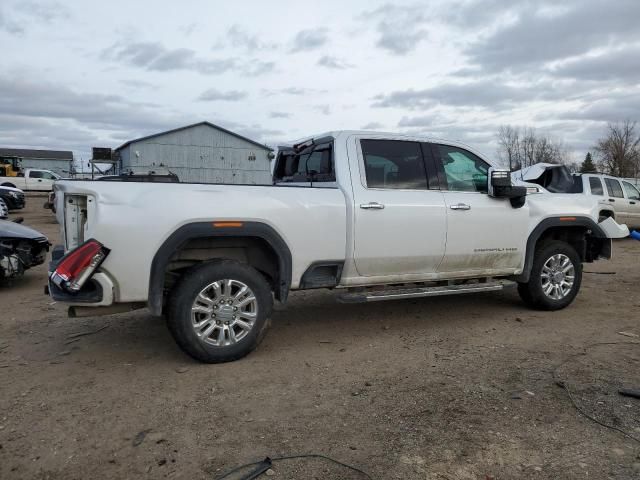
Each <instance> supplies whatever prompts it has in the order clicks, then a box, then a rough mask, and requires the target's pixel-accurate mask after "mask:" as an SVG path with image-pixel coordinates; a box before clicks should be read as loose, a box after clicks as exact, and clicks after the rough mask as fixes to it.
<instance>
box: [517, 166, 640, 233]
mask: <svg viewBox="0 0 640 480" xmlns="http://www.w3.org/2000/svg"><path fill="white" fill-rule="evenodd" d="M511 177H512V181H513V182H514V183H517V184H520V185H524V186H526V187H527V188H528V191H530V192H531V190H532V189H533V190H535V191H536V192H537V193H574V194H580V195H585V196H587V197H591V198H593V199H594V200H596V201H597V202H598V207H599V211H598V218H599V220H600V221H602V220H604V219H606V218H613V219H614V220H616V222H619V223H623V224H626V225H627V226H628V227H629V228H630V229H640V191H639V190H638V188H637V187H636V186H634V185H633V184H632V183H631V182H630V181H628V180H626V179H624V178H618V177H613V176H611V175H605V174H602V173H571V172H570V171H569V169H568V168H567V167H566V166H565V165H556V164H552V163H538V164H535V165H532V166H530V167H526V168H523V169H521V170H517V171H515V172H513V173H512V174H511Z"/></svg>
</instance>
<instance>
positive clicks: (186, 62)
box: [102, 42, 240, 74]
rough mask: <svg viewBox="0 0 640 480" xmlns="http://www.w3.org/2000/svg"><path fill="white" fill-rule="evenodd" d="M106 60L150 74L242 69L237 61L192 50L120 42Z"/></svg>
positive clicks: (109, 52)
mask: <svg viewBox="0 0 640 480" xmlns="http://www.w3.org/2000/svg"><path fill="white" fill-rule="evenodd" d="M102 57H103V58H106V59H109V60H116V61H121V62H124V63H125V64H127V65H131V66H134V67H139V68H142V69H145V70H148V71H159V72H166V71H172V70H191V71H195V72H199V73H202V74H222V73H225V72H228V71H230V70H234V69H238V68H240V65H239V64H238V62H237V61H236V60H235V59H232V58H225V59H214V58H212V59H210V58H203V57H199V56H197V55H196V52H195V51H194V50H191V49H188V48H175V49H168V48H166V47H164V46H163V45H162V44H160V43H157V42H133V43H124V42H118V43H116V44H114V45H113V46H111V47H110V48H108V49H106V50H104V51H103V52H102Z"/></svg>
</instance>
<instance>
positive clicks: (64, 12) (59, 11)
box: [15, 0, 71, 23]
mask: <svg viewBox="0 0 640 480" xmlns="http://www.w3.org/2000/svg"><path fill="white" fill-rule="evenodd" d="M15 9H16V10H17V11H18V12H20V13H22V15H24V16H25V17H29V18H30V20H31V21H34V20H35V21H40V22H43V23H51V22H53V21H55V20H58V19H60V18H66V17H68V16H69V15H70V14H71V12H70V10H69V9H68V8H67V7H65V6H64V5H62V4H61V3H59V2H45V3H42V2H32V1H24V0H22V1H20V2H19V3H17V4H16V6H15Z"/></svg>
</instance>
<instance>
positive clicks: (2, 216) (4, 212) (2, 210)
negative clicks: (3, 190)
mask: <svg viewBox="0 0 640 480" xmlns="http://www.w3.org/2000/svg"><path fill="white" fill-rule="evenodd" d="M7 218H9V207H7V204H6V203H5V202H4V200H3V199H2V197H0V220H6V219H7Z"/></svg>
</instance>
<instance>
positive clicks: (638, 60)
mask: <svg viewBox="0 0 640 480" xmlns="http://www.w3.org/2000/svg"><path fill="white" fill-rule="evenodd" d="M548 71H549V73H550V74H551V75H554V76H558V77H569V78H579V79H582V80H596V81H602V80H614V81H616V82H618V83H619V82H620V81H622V80H624V81H627V82H629V83H640V45H638V44H636V45H629V46H625V47H623V48H619V49H616V50H608V51H606V52H602V53H599V54H597V55H587V56H583V57H580V58H573V59H570V60H567V61H565V62H562V63H560V64H558V65H556V66H554V67H552V68H550V69H549V70H548Z"/></svg>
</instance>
